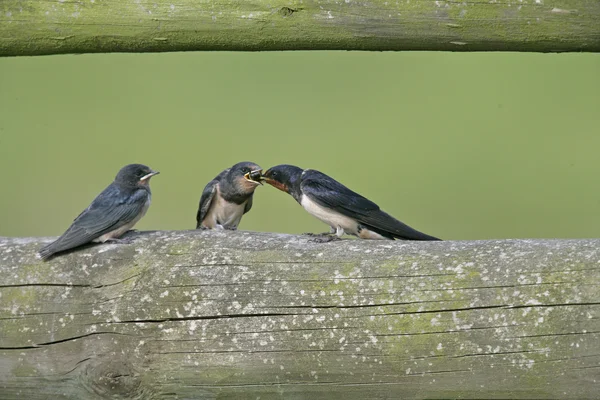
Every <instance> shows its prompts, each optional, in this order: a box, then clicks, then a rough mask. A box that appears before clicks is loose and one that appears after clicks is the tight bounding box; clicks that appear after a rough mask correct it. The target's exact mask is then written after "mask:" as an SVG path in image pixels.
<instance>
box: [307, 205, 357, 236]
mask: <svg viewBox="0 0 600 400" xmlns="http://www.w3.org/2000/svg"><path fill="white" fill-rule="evenodd" d="M300 205H301V206H302V207H304V209H305V210H306V211H308V212H309V213H310V214H311V215H313V216H314V217H316V218H318V219H320V220H321V221H323V222H325V223H326V224H327V225H329V226H331V227H332V228H334V229H337V228H338V227H339V228H343V229H344V231H345V232H346V233H349V234H354V233H355V232H357V231H358V224H357V223H356V221H355V220H354V219H352V218H349V217H346V216H345V215H343V214H340V213H339V212H337V211H334V210H332V209H329V208H326V207H323V206H322V205H320V204H318V203H317V202H315V201H313V200H311V199H310V197H308V196H304V195H303V196H302V198H301V199H300Z"/></svg>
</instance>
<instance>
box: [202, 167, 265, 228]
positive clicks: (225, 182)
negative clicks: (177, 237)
mask: <svg viewBox="0 0 600 400" xmlns="http://www.w3.org/2000/svg"><path fill="white" fill-rule="evenodd" d="M261 174H262V168H261V167H259V166H258V165H256V164H254V163H251V162H241V163H237V164H235V165H234V166H233V167H231V168H227V169H226V170H224V171H223V172H221V173H220V174H219V175H217V176H216V177H215V179H213V180H212V181H210V182H208V184H207V185H206V187H205V188H204V191H203V192H202V196H201V197H200V204H199V206H198V213H197V214H196V229H215V228H216V229H230V230H235V229H237V227H238V225H239V223H240V221H241V220H242V216H243V215H244V214H246V213H247V212H248V211H250V209H251V208H252V196H253V195H254V189H256V187H257V186H258V185H262V183H261V182H260V176H261Z"/></svg>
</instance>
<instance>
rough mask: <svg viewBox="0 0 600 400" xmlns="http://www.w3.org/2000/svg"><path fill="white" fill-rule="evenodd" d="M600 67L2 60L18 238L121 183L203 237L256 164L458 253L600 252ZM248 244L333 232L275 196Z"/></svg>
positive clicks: (465, 60) (520, 62)
mask: <svg viewBox="0 0 600 400" xmlns="http://www.w3.org/2000/svg"><path fill="white" fill-rule="evenodd" d="M599 151H600V57H599V56H598V55H595V54H562V55H556V54H517V53H477V54H474V53H470V54H467V53H462V54H460V53H426V52H414V53H408V52H407V53H362V52H287V53H171V54H111V55H106V54H104V55H69V56H49V57H36V58H28V57H22V58H2V59H0V171H1V173H2V175H1V182H2V185H1V187H2V195H1V196H0V235H3V236H55V235H59V234H61V233H62V232H63V231H64V229H66V228H67V227H68V225H69V224H70V222H71V221H72V219H73V218H74V217H76V216H77V215H78V214H79V212H80V211H81V210H83V209H84V208H85V207H87V205H88V204H89V203H90V202H91V200H92V199H93V198H94V197H95V196H96V195H97V194H98V193H99V192H100V191H101V190H102V189H104V187H105V186H106V185H108V184H109V183H110V182H111V181H112V179H113V178H114V175H115V174H116V173H117V171H118V170H119V168H120V167H122V166H123V165H125V164H128V163H132V162H140V163H144V164H147V165H149V166H150V167H152V168H154V169H156V170H159V171H161V175H159V176H157V177H155V178H153V179H152V185H151V186H152V190H153V203H152V206H151V207H150V210H149V212H148V214H147V215H146V217H145V218H144V219H143V220H142V221H141V222H140V223H139V224H138V225H137V226H136V227H137V228H139V229H140V230H155V229H191V228H193V227H194V226H195V223H196V221H195V215H196V209H197V206H198V200H199V197H200V193H201V191H202V188H203V187H204V185H205V184H206V183H207V182H208V181H209V180H210V179H212V178H213V177H214V176H215V175H216V174H217V173H218V172H219V171H221V170H222V169H224V168H226V167H229V166H230V165H232V164H234V163H236V162H238V161H242V160H249V161H254V162H256V163H258V164H260V165H261V166H263V167H265V168H267V167H270V166H273V165H275V164H280V163H289V164H296V165H298V166H301V167H303V168H314V169H318V170H321V171H323V172H325V173H327V174H329V175H331V176H333V177H334V178H336V179H338V180H339V181H341V182H342V183H344V184H346V185H347V186H349V187H350V188H351V189H353V190H355V191H357V192H359V193H361V194H363V195H365V196H367V197H369V198H370V199H371V200H374V201H375V202H377V203H378V204H379V205H380V206H381V208H382V209H384V210H386V211H387V212H389V213H390V214H392V215H394V216H396V217H397V218H398V219H400V220H402V221H404V222H406V223H408V224H409V225H411V226H413V227H415V228H417V229H419V230H422V231H424V232H426V233H429V234H432V235H435V236H439V237H441V238H443V239H488V238H527V237H549V238H566V237H571V238H577V237H599V236H600V185H599V180H598V175H599V173H600V159H599V157H598V153H599ZM240 229H243V230H258V231H275V232H289V233H302V232H308V231H312V232H322V231H326V230H327V227H326V226H325V225H324V224H322V223H321V222H319V221H317V220H316V219H314V218H313V217H311V216H310V215H308V214H307V213H306V212H305V211H304V210H303V209H302V208H301V207H300V206H299V205H298V204H296V203H295V201H294V200H293V199H292V198H291V197H290V196H288V195H286V194H284V193H282V192H279V191H277V190H275V189H274V188H271V187H259V188H258V189H257V192H256V195H255V200H254V208H253V209H252V211H251V212H250V213H249V214H247V215H246V216H245V217H244V219H243V220H242V223H241V226H240Z"/></svg>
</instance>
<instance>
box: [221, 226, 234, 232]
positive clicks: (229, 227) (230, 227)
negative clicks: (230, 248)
mask: <svg viewBox="0 0 600 400" xmlns="http://www.w3.org/2000/svg"><path fill="white" fill-rule="evenodd" d="M223 229H225V230H226V231H237V226H231V225H228V226H225V227H223Z"/></svg>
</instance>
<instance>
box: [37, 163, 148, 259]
mask: <svg viewBox="0 0 600 400" xmlns="http://www.w3.org/2000/svg"><path fill="white" fill-rule="evenodd" d="M158 173H159V172H157V171H153V170H152V169H150V168H149V167H147V166H145V165H142V164H129V165H126V166H124V167H123V168H121V170H120V171H119V173H118V174H117V176H116V177H115V180H114V181H113V183H111V184H110V185H108V187H107V188H106V189H104V190H103V191H102V192H101V193H100V194H99V195H98V196H97V197H96V198H95V199H94V201H92V204H90V205H89V206H88V208H86V209H85V210H84V211H83V212H82V213H81V214H79V216H78V217H77V218H75V220H74V221H73V223H72V224H71V226H70V227H69V229H67V230H66V231H65V233H63V234H62V236H60V237H59V238H58V239H57V240H56V241H54V242H52V243H50V244H49V245H47V246H45V247H43V248H42V249H40V251H39V254H40V256H41V257H42V258H43V259H48V258H49V257H51V256H52V255H54V254H56V253H60V252H62V251H65V250H69V249H72V248H75V247H78V246H81V245H83V244H86V243H90V242H101V243H104V242H107V241H112V242H119V241H120V240H119V239H118V238H119V237H120V236H121V235H123V234H124V233H125V232H127V231H128V230H130V229H131V228H133V226H134V225H135V224H136V223H137V222H138V221H139V220H140V219H141V218H142V217H143V216H144V215H145V214H146V211H148V207H150V201H151V198H152V194H151V192H150V178H152V177H153V176H154V175H157V174H158Z"/></svg>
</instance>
